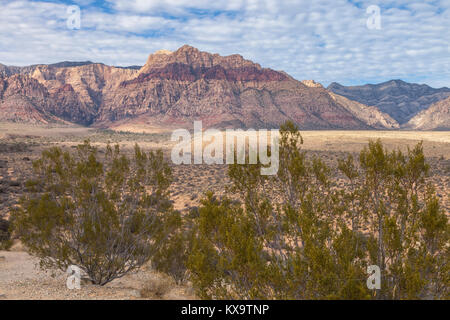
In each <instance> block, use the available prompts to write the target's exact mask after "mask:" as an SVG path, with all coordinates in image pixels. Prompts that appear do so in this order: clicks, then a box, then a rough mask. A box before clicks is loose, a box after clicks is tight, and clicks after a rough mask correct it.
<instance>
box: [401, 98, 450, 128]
mask: <svg viewBox="0 0 450 320" xmlns="http://www.w3.org/2000/svg"><path fill="white" fill-rule="evenodd" d="M404 127H405V128H407V129H414V130H450V97H449V98H447V99H444V100H441V101H438V102H436V103H434V104H432V105H431V106H430V107H429V108H428V109H426V110H423V111H421V112H420V113H418V114H417V115H416V116H415V117H413V118H412V119H411V120H409V121H408V123H406V124H405V126H404Z"/></svg>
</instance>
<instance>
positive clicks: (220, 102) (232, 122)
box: [0, 45, 399, 129]
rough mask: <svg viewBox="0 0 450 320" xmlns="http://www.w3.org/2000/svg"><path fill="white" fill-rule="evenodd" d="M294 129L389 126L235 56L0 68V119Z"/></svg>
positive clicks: (369, 111) (393, 125)
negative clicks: (293, 125) (196, 122)
mask: <svg viewBox="0 0 450 320" xmlns="http://www.w3.org/2000/svg"><path fill="white" fill-rule="evenodd" d="M194 120H202V121H203V125H204V127H219V128H220V127H221V128H223V127H239V128H275V127H278V126H279V125H280V124H281V123H283V122H285V121H286V120H292V121H293V122H295V123H296V124H297V125H298V126H299V127H300V128H301V129H397V128H399V124H398V121H396V119H395V117H393V116H392V115H390V113H389V112H382V111H380V110H379V109H378V108H377V107H375V106H372V104H364V103H361V102H358V100H357V99H356V98H354V99H351V98H349V97H347V98H346V97H344V96H343V95H340V94H339V93H336V92H334V90H327V89H326V88H324V87H323V86H322V85H321V84H319V83H317V82H314V81H312V80H304V81H297V80H295V79H294V78H292V77H290V76H289V75H288V74H286V73H285V72H280V71H275V70H272V69H268V68H262V67H261V66H260V65H259V64H257V63H254V62H252V61H249V60H246V59H244V58H243V57H242V56H240V55H237V54H236V55H231V56H226V57H224V56H220V55H218V54H211V53H207V52H202V51H200V50H198V49H196V48H193V47H191V46H188V45H185V46H183V47H181V48H179V49H178V50H176V51H174V52H170V51H167V50H160V51H157V52H155V53H153V54H151V55H150V56H149V57H148V59H147V62H146V63H145V65H144V66H142V67H140V68H139V67H136V66H131V67H113V66H107V65H104V64H100V63H92V62H90V61H86V62H67V61H66V62H61V63H57V64H50V65H33V66H28V67H8V66H5V65H0V121H15V122H30V123H49V122H71V123H76V124H80V125H85V126H97V127H114V126H116V125H117V124H127V125H131V126H132V125H133V124H134V123H135V124H140V125H142V124H144V125H151V126H164V127H167V126H174V127H177V126H189V125H192V123H193V121H194Z"/></svg>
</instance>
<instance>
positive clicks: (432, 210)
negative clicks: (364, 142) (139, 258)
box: [188, 123, 449, 299]
mask: <svg viewBox="0 0 450 320" xmlns="http://www.w3.org/2000/svg"><path fill="white" fill-rule="evenodd" d="M280 135H281V136H280V166H279V171H278V173H277V175H275V176H269V177H268V176H261V175H260V166H261V165H260V164H258V165H237V164H236V165H231V166H230V167H229V173H228V174H229V177H230V178H231V180H232V182H233V187H232V189H231V192H232V193H234V194H240V195H241V199H242V201H241V202H240V203H236V202H235V201H231V200H229V199H227V198H226V197H225V198H223V199H220V200H218V199H217V198H216V197H215V196H214V195H213V194H212V193H208V194H206V196H205V197H204V198H203V200H202V202H201V206H200V207H199V210H198V217H196V218H195V219H194V220H193V221H194V226H193V232H194V238H193V245H192V249H191V251H190V254H189V257H188V269H189V274H190V279H191V281H192V283H193V285H194V287H195V289H196V291H197V294H198V296H200V297H202V298H219V299H280V298H281V299H370V298H378V299H392V298H394V299H408V298H445V297H446V296H448V291H447V290H448V287H449V278H448V274H449V273H448V270H449V263H448V262H449V261H448V257H449V251H448V250H449V248H448V243H449V238H448V236H449V225H448V220H447V217H446V215H445V213H444V212H443V210H442V209H441V208H440V206H439V202H438V199H437V197H436V195H435V192H434V190H433V188H432V186H430V185H428V184H427V183H426V176H427V173H428V165H427V164H426V161H425V158H424V155H423V149H422V145H421V144H418V145H417V146H416V147H415V148H414V149H412V150H408V152H407V154H403V153H402V152H400V151H392V152H388V151H387V150H385V149H384V148H383V146H382V144H381V142H380V141H372V142H370V143H369V145H368V146H367V147H366V148H364V150H362V151H361V154H360V156H359V161H358V162H355V161H354V160H353V158H352V157H351V156H349V157H348V158H347V159H341V160H339V162H338V164H337V167H338V168H339V170H340V171H341V172H342V173H343V174H344V175H345V177H346V186H345V188H341V187H339V186H338V185H337V183H336V180H333V176H335V175H337V174H338V173H337V172H336V171H333V170H332V169H331V168H329V167H328V166H327V165H325V163H324V162H323V161H322V160H321V159H320V158H318V157H312V158H311V157H308V156H307V154H306V153H305V152H304V151H302V150H301V144H302V143H303V140H302V138H301V135H300V133H299V131H298V129H297V128H296V127H295V126H294V125H293V124H292V123H286V124H285V125H283V126H282V127H281V130H280ZM373 264H376V265H379V266H380V268H381V271H382V289H381V290H378V291H376V293H374V292H372V291H369V290H368V288H367V286H366V280H367V277H368V275H367V273H366V270H367V266H368V265H373Z"/></svg>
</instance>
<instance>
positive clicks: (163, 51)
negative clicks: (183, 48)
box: [154, 49, 173, 55]
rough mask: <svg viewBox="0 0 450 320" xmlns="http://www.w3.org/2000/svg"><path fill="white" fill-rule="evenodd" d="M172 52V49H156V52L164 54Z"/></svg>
mask: <svg viewBox="0 0 450 320" xmlns="http://www.w3.org/2000/svg"><path fill="white" fill-rule="evenodd" d="M172 53H173V52H172V51H169V50H166V49H161V50H158V51H156V52H155V53H154V54H164V55H167V54H172Z"/></svg>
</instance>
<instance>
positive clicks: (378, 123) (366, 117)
mask: <svg viewBox="0 0 450 320" xmlns="http://www.w3.org/2000/svg"><path fill="white" fill-rule="evenodd" d="M330 95H331V96H332V97H333V99H335V100H336V102H337V103H339V104H340V105H342V106H343V107H344V108H346V109H347V110H348V111H349V112H350V113H351V114H353V115H354V116H355V117H357V118H358V119H360V120H361V121H363V122H364V123H366V124H368V125H369V126H371V127H372V128H375V129H398V128H400V125H399V124H398V122H397V121H395V120H394V119H392V117H391V116H390V115H388V114H387V113H384V112H381V111H380V110H378V108H377V107H371V106H366V105H364V104H362V103H359V102H357V101H353V100H350V99H347V98H346V97H343V96H340V95H338V94H335V93H333V92H331V91H330Z"/></svg>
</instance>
